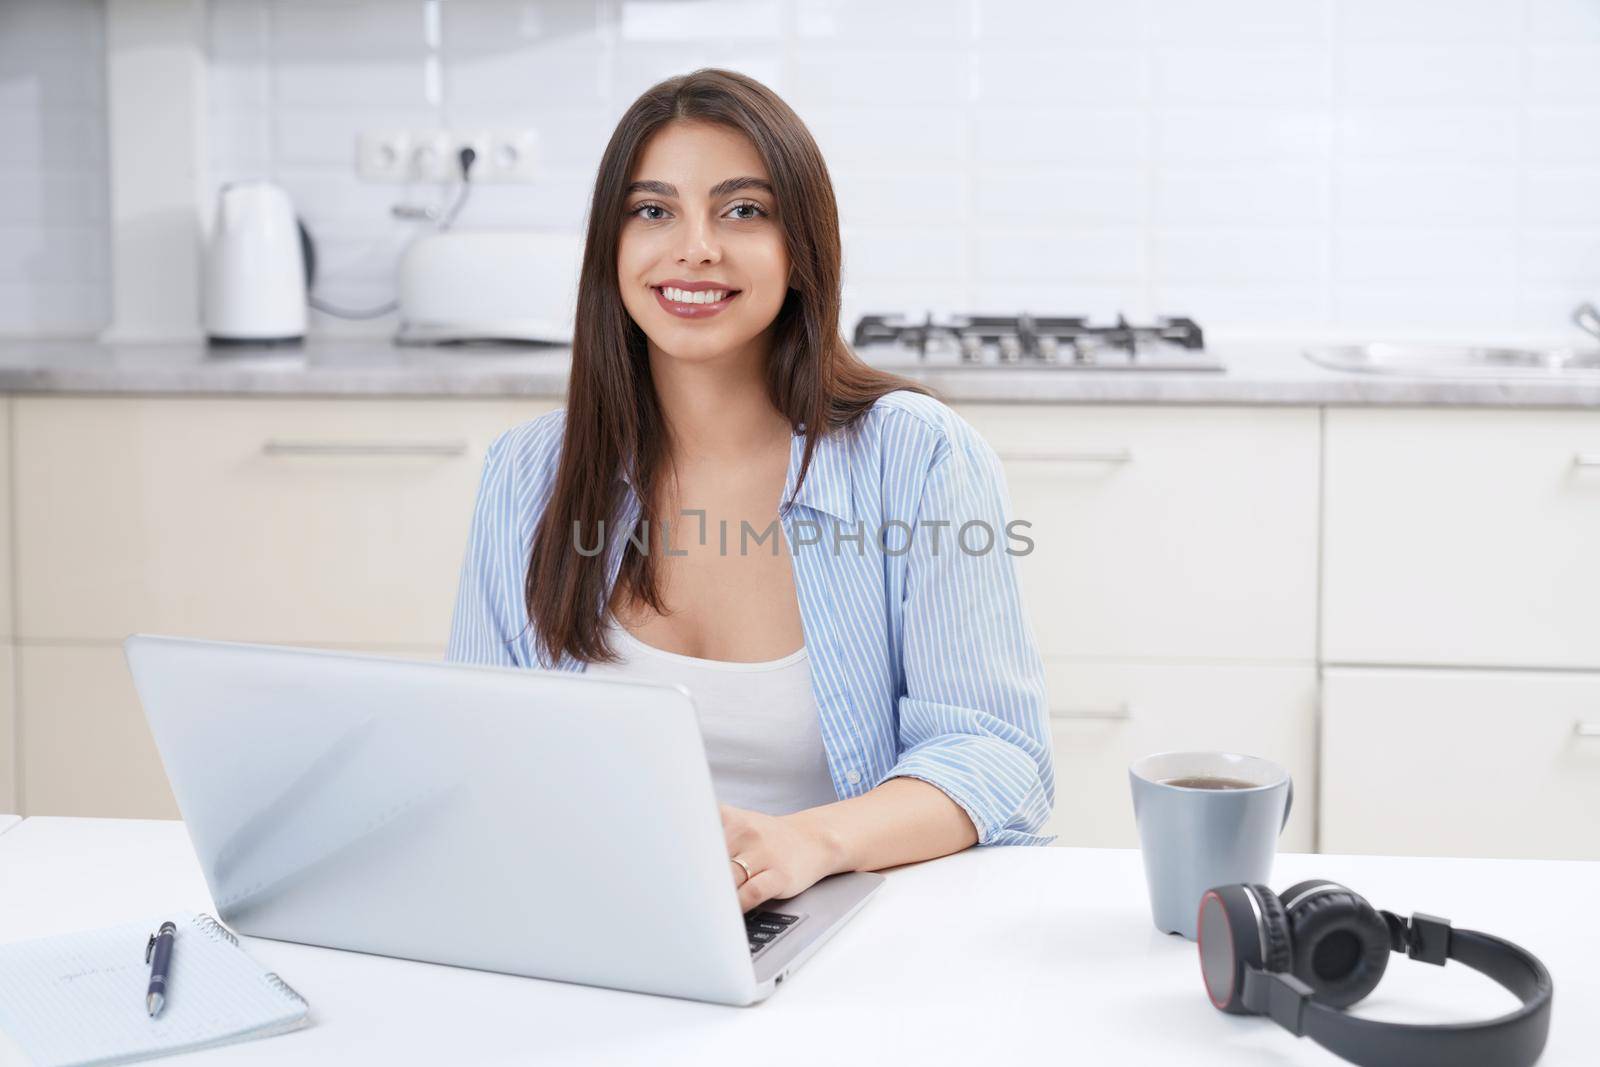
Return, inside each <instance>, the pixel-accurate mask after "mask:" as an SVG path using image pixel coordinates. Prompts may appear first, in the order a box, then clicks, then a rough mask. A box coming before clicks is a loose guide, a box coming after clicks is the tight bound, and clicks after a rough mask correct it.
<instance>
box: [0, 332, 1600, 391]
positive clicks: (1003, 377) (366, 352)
mask: <svg viewBox="0 0 1600 1067" xmlns="http://www.w3.org/2000/svg"><path fill="white" fill-rule="evenodd" d="M1303 347H1304V345H1303V344H1302V343H1301V342H1298V341H1295V340H1293V339H1285V340H1282V341H1270V340H1266V341H1263V340H1252V341H1239V342H1232V343H1230V342H1227V341H1222V342H1220V343H1213V344H1212V345H1210V346H1209V351H1210V352H1211V353H1212V354H1213V355H1215V356H1217V357H1218V358H1220V359H1221V360H1222V361H1223V363H1224V365H1225V369H1224V370H1222V371H1129V370H1095V371H1084V370H1076V369H1069V368H1057V369H1050V368H1045V369H1035V370H1027V369H1016V368H997V367H973V368H944V369H924V370H903V369H902V368H901V367H900V366H899V365H894V366H890V367H889V369H892V370H895V371H896V372H897V373H904V374H905V375H906V376H907V377H910V378H915V379H917V380H919V381H921V382H924V383H925V384H927V385H929V386H931V387H933V388H934V389H935V390H936V391H938V393H939V394H940V395H941V396H942V397H943V398H944V399H945V400H947V401H950V402H955V403H959V402H963V401H965V402H977V401H983V402H995V403H1050V402H1055V403H1069V404H1267V405H1333V406H1373V405H1403V406H1416V405H1429V406H1458V407H1570V408H1595V407H1600V374H1594V373H1589V374H1586V375H1583V376H1578V375H1571V376H1569V377H1563V376H1562V375H1561V374H1560V373H1559V372H1550V373H1549V374H1547V375H1546V376H1542V377H1517V378H1445V377H1431V376H1430V377H1402V376H1398V375H1390V374H1360V373H1346V372H1342V371H1336V370H1329V369H1327V368H1324V367H1320V366H1317V365H1316V364H1313V363H1311V362H1310V361H1309V360H1307V359H1305V358H1304V357H1303V356H1302V355H1301V349H1302V348H1303ZM570 356H571V350H570V349H568V348H565V347H554V346H552V347H538V348H534V347H527V348H524V347H509V346H508V347H499V346H496V347H484V346H470V347H456V348H450V347H445V348H423V347H405V346H397V345H394V344H392V343H390V342H389V341H387V340H382V339H365V338H360V339H341V338H315V339H312V340H310V341H308V342H307V343H306V345H305V346H304V347H303V348H277V349H271V348H237V349H235V348H220V349H211V348H208V347H207V346H206V345H205V344H204V343H203V342H173V343H141V344H133V343H122V344H117V343H113V344H106V343H100V342H96V341H89V340H82V341H75V340H36V341H30V340H13V341H3V342H0V393H15V394H36V393H61V394H129V395H134V394H142V395H170V394H202V395H224V396H281V395H292V396H342V397H357V396H438V397H485V398H492V397H518V396H524V397H545V398H558V399H559V398H563V397H565V395H566V385H567V370H568V365H569V363H570ZM864 356H866V358H868V359H869V361H870V360H871V356H870V355H869V354H866V353H864Z"/></svg>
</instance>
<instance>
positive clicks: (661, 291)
mask: <svg viewBox="0 0 1600 1067" xmlns="http://www.w3.org/2000/svg"><path fill="white" fill-rule="evenodd" d="M650 288H652V289H654V290H655V291H656V293H657V294H658V295H660V297H661V298H662V299H663V300H666V301H667V302H669V303H672V304H681V305H682V306H684V307H715V306H717V305H720V304H726V303H727V302H728V301H730V300H732V299H733V298H734V297H736V296H738V295H739V294H740V293H741V292H743V291H744V290H742V289H719V290H711V289H698V290H696V289H690V290H684V289H676V288H674V287H672V286H663V285H652V286H651V287H650ZM668 289H672V290H673V292H676V293H679V294H682V295H686V296H688V297H689V298H690V299H688V300H682V299H678V298H675V297H672V296H668V295H667V290H668ZM711 292H720V293H722V296H721V298H720V299H717V300H701V299H698V297H699V296H700V295H701V294H702V293H711Z"/></svg>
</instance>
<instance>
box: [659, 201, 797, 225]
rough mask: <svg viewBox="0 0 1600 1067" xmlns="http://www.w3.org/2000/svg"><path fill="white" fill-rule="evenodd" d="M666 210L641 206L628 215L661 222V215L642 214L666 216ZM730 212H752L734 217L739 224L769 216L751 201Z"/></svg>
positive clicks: (734, 207) (730, 209)
mask: <svg viewBox="0 0 1600 1067" xmlns="http://www.w3.org/2000/svg"><path fill="white" fill-rule="evenodd" d="M666 210H667V209H666V208H664V207H662V206H661V205H660V204H640V205H639V206H638V207H636V208H634V209H633V210H632V211H629V212H628V214H629V216H631V217H635V218H640V219H643V220H644V221H646V222H659V221H661V218H662V216H661V215H647V214H642V213H643V212H647V211H660V212H662V214H665V213H666ZM728 211H729V212H730V213H731V212H736V211H750V212H752V214H749V215H734V218H735V219H736V220H737V221H739V222H750V221H752V220H754V219H758V218H765V217H766V215H767V211H766V209H765V208H763V207H762V206H761V205H760V204H752V203H750V202H749V201H745V202H743V203H739V204H735V205H733V206H732V207H731V208H729V209H728Z"/></svg>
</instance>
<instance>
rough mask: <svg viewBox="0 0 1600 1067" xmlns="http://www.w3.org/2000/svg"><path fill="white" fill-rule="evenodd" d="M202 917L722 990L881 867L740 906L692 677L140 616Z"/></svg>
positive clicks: (644, 988) (135, 646) (146, 671)
mask: <svg viewBox="0 0 1600 1067" xmlns="http://www.w3.org/2000/svg"><path fill="white" fill-rule="evenodd" d="M123 648H124V650H125V651H126V653H127V657H128V667H129V669H130V670H131V671H132V674H133V681H134V685H135V687H136V688H137V690H138V693H139V699H140V701H141V702H142V703H143V705H144V711H145V715H146V717H147V718H148V719H149V721H150V728H151V730H152V732H153V733H154V734H155V740H156V745H157V747H158V748H159V749H160V752H161V760H162V763H163V764H164V765H165V767H166V772H167V778H168V779H169V781H170V782H171V784H172V792H173V794H174V795H175V796H176V798H177V801H178V807H179V809H180V810H181V811H182V813H183V819H184V822H185V823H186V824H187V827H188V830H189V836H190V839H191V840H192V841H193V843H194V848H195V852H196V854H197V855H198V856H199V859H200V865H201V868H202V869H203V870H204V872H205V877H206V883H207V885H208V886H209V887H210V890H211V896H212V900H213V901H214V903H215V905H216V908H217V910H218V915H219V917H220V918H221V919H222V920H223V921H225V922H227V923H228V924H229V925H231V926H233V927H234V928H235V929H237V930H238V931H240V932H241V933H245V934H249V935H252V936H256V937H267V938H275V939H278V940H282V941H295V942H300V943H303V944H311V945H326V946H329V947H332V948H341V949H354V950H356V951H358V952H372V953H378V954H380V955H385V956H396V957H401V958H404V959H414V960H427V961H430V962H433V963H447V964H455V965H458V966H462V967H476V968H481V969H483V970H490V971H503V972H507V973H510V974H519V975H528V976H530V977H535V978H549V979H556V980H558V981H563V982H579V983H583V984H585V985H595V986H605V987H608V988H612V989H627V990H634V991H637V992H641V993H656V994H663V995H666V996H674V997H687V998H691V999H694V1000H705V1001H712V1002H716V1003H720V1004H752V1003H755V1002H757V1001H760V1000H764V999H765V998H766V997H768V996H770V995H771V994H772V992H773V991H774V990H775V989H776V988H777V986H778V984H779V983H780V982H782V981H783V980H784V979H785V978H786V977H788V976H789V975H791V974H793V973H794V971H795V970H796V969H797V968H798V967H799V966H800V965H801V964H802V963H804V962H805V961H806V960H807V959H808V958H809V957H810V956H811V954H812V953H813V952H815V951H816V950H817V948H818V947H819V946H820V945H821V944H822V943H823V942H824V941H826V940H827V939H828V938H829V937H830V936H831V935H832V934H833V933H834V931H836V930H837V929H838V928H839V927H840V926H841V925H842V924H843V923H844V922H845V921H846V920H847V919H849V918H850V917H851V916H852V915H854V914H855V913H856V911H857V910H859V909H860V908H861V906H862V905H863V904H864V903H865V902H866V900H867V898H868V897H869V896H871V895H872V893H873V892H874V891H876V890H877V889H878V887H879V886H880V885H881V884H882V883H883V880H884V876H883V875H881V874H875V873H869V872H860V871H852V872H846V873H841V874H835V875H831V876H830V877H827V878H824V879H823V880H822V881H820V882H818V883H817V884H816V885H814V886H812V887H811V888H810V889H807V890H806V891H805V892H803V893H800V894H798V895H796V896H794V897H791V898H788V899H785V900H772V901H768V902H766V903H765V904H762V905H759V906H758V907H757V908H756V909H754V910H753V911H752V912H751V913H749V914H743V913H741V910H740V908H739V902H738V895H737V891H736V890H735V888H734V878H733V873H732V872H733V868H732V867H731V866H730V865H729V863H728V851H727V845H726V840H725V838H724V836H723V830H722V817H721V815H720V813H719V810H718V807H717V801H716V798H715V795H714V794H713V791H712V784H711V773H710V769H709V767H708V764H707V762H706V755H705V749H704V746H703V744H702V742H701V738H700V730H699V726H698V720H697V718H696V715H695V710H694V705H693V703H692V701H691V697H690V695H689V692H688V690H686V689H684V688H683V687H682V686H677V685H664V684H660V685H658V684H653V683H648V682H638V681H623V680H617V679H608V678H599V677H595V678H591V677H587V676H585V675H582V674H571V673H567V672H560V671H539V670H522V669H517V668H510V667H486V666H476V665H464V664H454V663H441V662H428V661H422V660H412V659H403V658H399V657H391V656H377V655H365V654H353V653H343V652H331V651H323V650H318V649H304V648H292V647H283V646H276V645H261V644H244V643H237V642H227V641H202V640H195V639H189V638H179V637H167V636H158V635H148V634H135V635H133V636H132V637H129V638H128V639H127V640H126V641H124V642H123Z"/></svg>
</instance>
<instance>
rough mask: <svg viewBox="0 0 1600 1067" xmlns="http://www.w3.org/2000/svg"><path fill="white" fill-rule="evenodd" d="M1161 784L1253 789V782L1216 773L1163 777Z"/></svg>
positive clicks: (1254, 784)
mask: <svg viewBox="0 0 1600 1067" xmlns="http://www.w3.org/2000/svg"><path fill="white" fill-rule="evenodd" d="M1161 784H1162V785H1175V786H1178V787H1179V788H1181V789H1254V788H1255V787H1256V783H1255V782H1246V781H1243V780H1242V779H1239V778H1224V777H1222V776H1221V775H1218V774H1194V775H1189V776H1188V777H1185V778H1163V779H1161Z"/></svg>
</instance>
